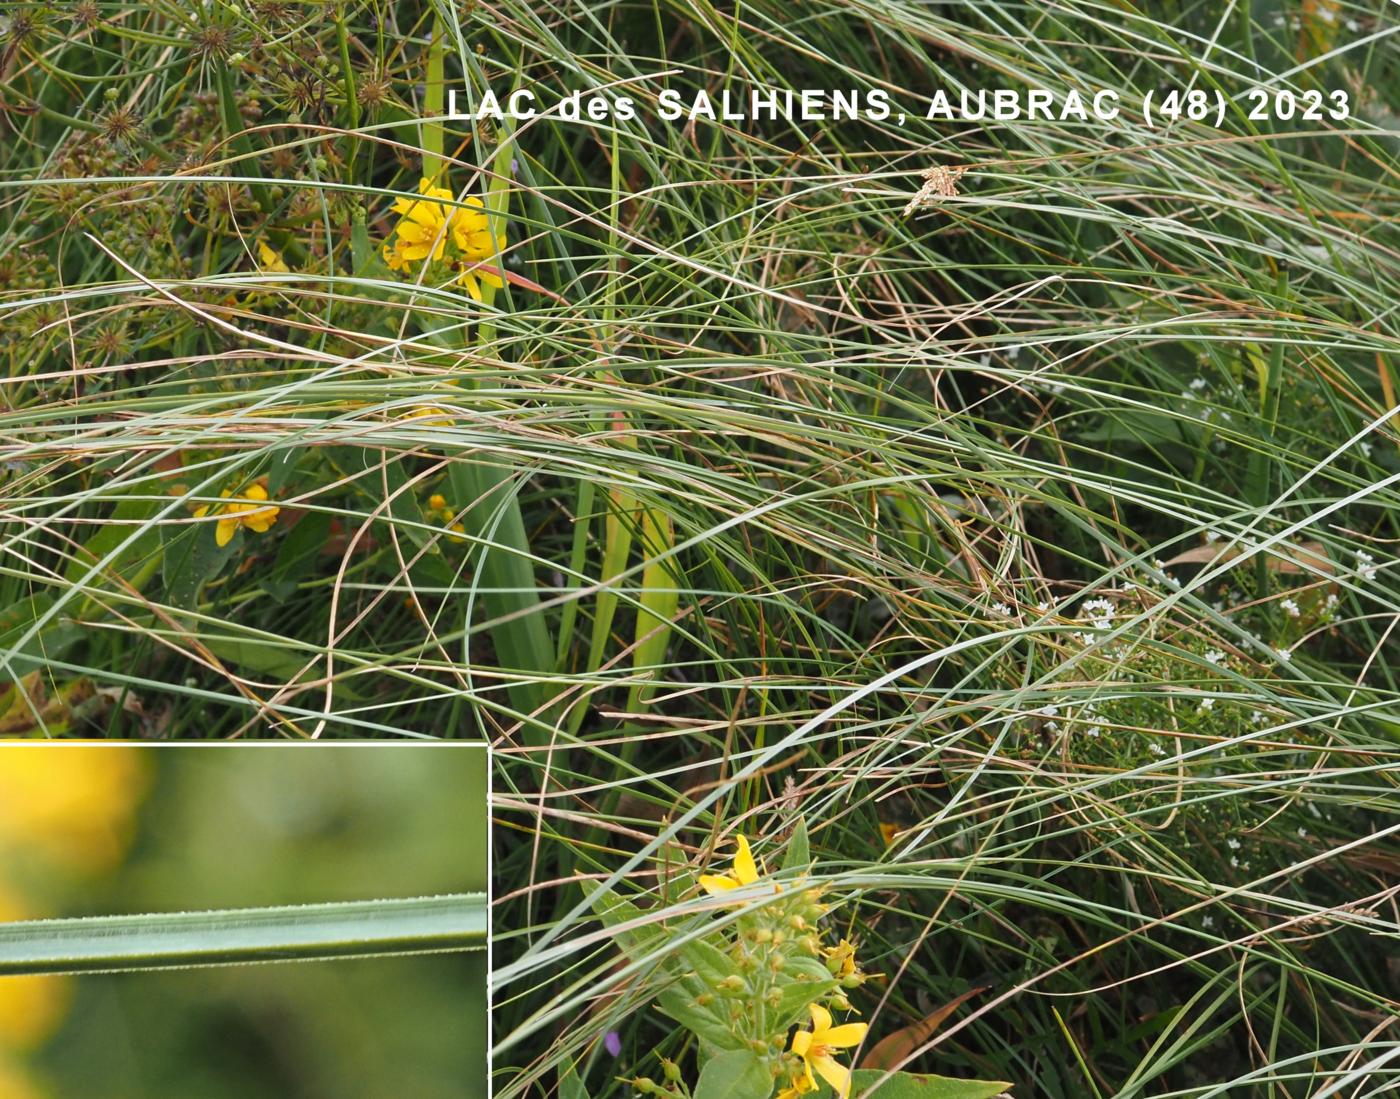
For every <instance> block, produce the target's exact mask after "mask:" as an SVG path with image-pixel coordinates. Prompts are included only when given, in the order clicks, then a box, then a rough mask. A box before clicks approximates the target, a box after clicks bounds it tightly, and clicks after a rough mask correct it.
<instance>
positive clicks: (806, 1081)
mask: <svg viewBox="0 0 1400 1099" xmlns="http://www.w3.org/2000/svg"><path fill="white" fill-rule="evenodd" d="M816 1090H817V1082H816V1081H815V1080H813V1079H812V1077H811V1074H810V1073H808V1072H807V1070H806V1066H805V1065H804V1066H803V1070H802V1072H800V1073H798V1074H797V1075H796V1076H794V1077H793V1078H792V1083H790V1084H789V1085H788V1086H787V1087H785V1088H783V1090H782V1091H780V1092H778V1096H777V1099H802V1096H804V1095H810V1094H811V1093H812V1092H814V1091H816Z"/></svg>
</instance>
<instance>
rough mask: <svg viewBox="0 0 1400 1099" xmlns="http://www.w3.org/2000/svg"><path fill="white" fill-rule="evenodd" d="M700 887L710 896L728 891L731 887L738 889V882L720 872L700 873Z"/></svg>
mask: <svg viewBox="0 0 1400 1099" xmlns="http://www.w3.org/2000/svg"><path fill="white" fill-rule="evenodd" d="M700 888H701V889H703V890H705V892H707V893H709V894H710V895H711V896H712V897H718V896H720V895H721V894H723V893H728V892H729V891H730V890H731V889H738V888H739V883H738V882H736V881H735V880H734V879H733V878H728V877H725V876H724V875H722V874H701V875H700Z"/></svg>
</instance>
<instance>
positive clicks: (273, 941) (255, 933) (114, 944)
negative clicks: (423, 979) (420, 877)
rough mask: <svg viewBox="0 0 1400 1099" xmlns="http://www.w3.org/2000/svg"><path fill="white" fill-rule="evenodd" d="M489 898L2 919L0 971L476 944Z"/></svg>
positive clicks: (298, 957) (426, 950)
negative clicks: (58, 918) (62, 917)
mask: <svg viewBox="0 0 1400 1099" xmlns="http://www.w3.org/2000/svg"><path fill="white" fill-rule="evenodd" d="M488 931H489V915H488V912H487V903H486V897H485V895H484V894H480V893H463V894H455V895H448V896H441V897H414V898H408V899H394V900H382V901H350V902H347V903H343V904H309V905H298V906H292V907H282V908H244V909H231V910H227V911H220V912H171V913H153V914H151V915H145V916H93V917H85V918H82V919H69V920H23V921H20V922H18V923H7V924H0V975H10V974H23V973H113V972H118V971H122V970H145V969H180V968H185V967H189V966H210V965H240V964H244V963H248V962H279V961H307V960H313V959H325V958H344V957H357V956H361V957H362V956H377V955H390V954H432V953H443V952H448V951H461V950H483V949H485V947H486V940H487V934H488Z"/></svg>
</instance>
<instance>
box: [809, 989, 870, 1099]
mask: <svg viewBox="0 0 1400 1099" xmlns="http://www.w3.org/2000/svg"><path fill="white" fill-rule="evenodd" d="M808 1010H809V1011H810V1012H811V1013H812V1029H811V1030H799V1031H798V1032H797V1033H796V1034H794V1035H793V1036H792V1052H793V1053H795V1054H797V1056H799V1057H801V1058H802V1067H803V1069H804V1071H805V1076H806V1081H807V1083H808V1084H809V1085H810V1087H808V1088H807V1090H808V1091H815V1090H816V1086H817V1082H816V1080H815V1079H814V1078H813V1076H812V1073H813V1072H815V1073H816V1074H817V1075H818V1076H820V1077H821V1078H822V1079H823V1080H825V1081H826V1082H827V1083H828V1084H830V1085H831V1086H832V1088H833V1089H834V1090H835V1091H836V1094H837V1096H839V1097H840V1099H845V1097H846V1095H847V1093H848V1092H849V1091H850V1090H851V1070H850V1069H848V1068H847V1067H846V1066H845V1065H841V1064H837V1062H836V1058H834V1057H833V1056H832V1055H831V1051H832V1050H834V1049H850V1048H851V1047H852V1046H858V1045H860V1044H861V1042H863V1041H865V1032H866V1030H867V1029H868V1028H867V1027H866V1025H865V1024H864V1023H845V1024H843V1025H841V1026H832V1025H831V1012H829V1011H827V1009H826V1008H824V1007H822V1005H821V1004H811V1005H809V1007H808Z"/></svg>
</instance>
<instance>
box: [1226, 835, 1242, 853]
mask: <svg viewBox="0 0 1400 1099" xmlns="http://www.w3.org/2000/svg"><path fill="white" fill-rule="evenodd" d="M1225 846H1226V847H1228V848H1229V849H1230V850H1231V851H1238V850H1239V849H1240V841H1239V840H1237V839H1235V837H1234V836H1231V837H1230V838H1229V839H1227V840H1226V841H1225Z"/></svg>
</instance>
